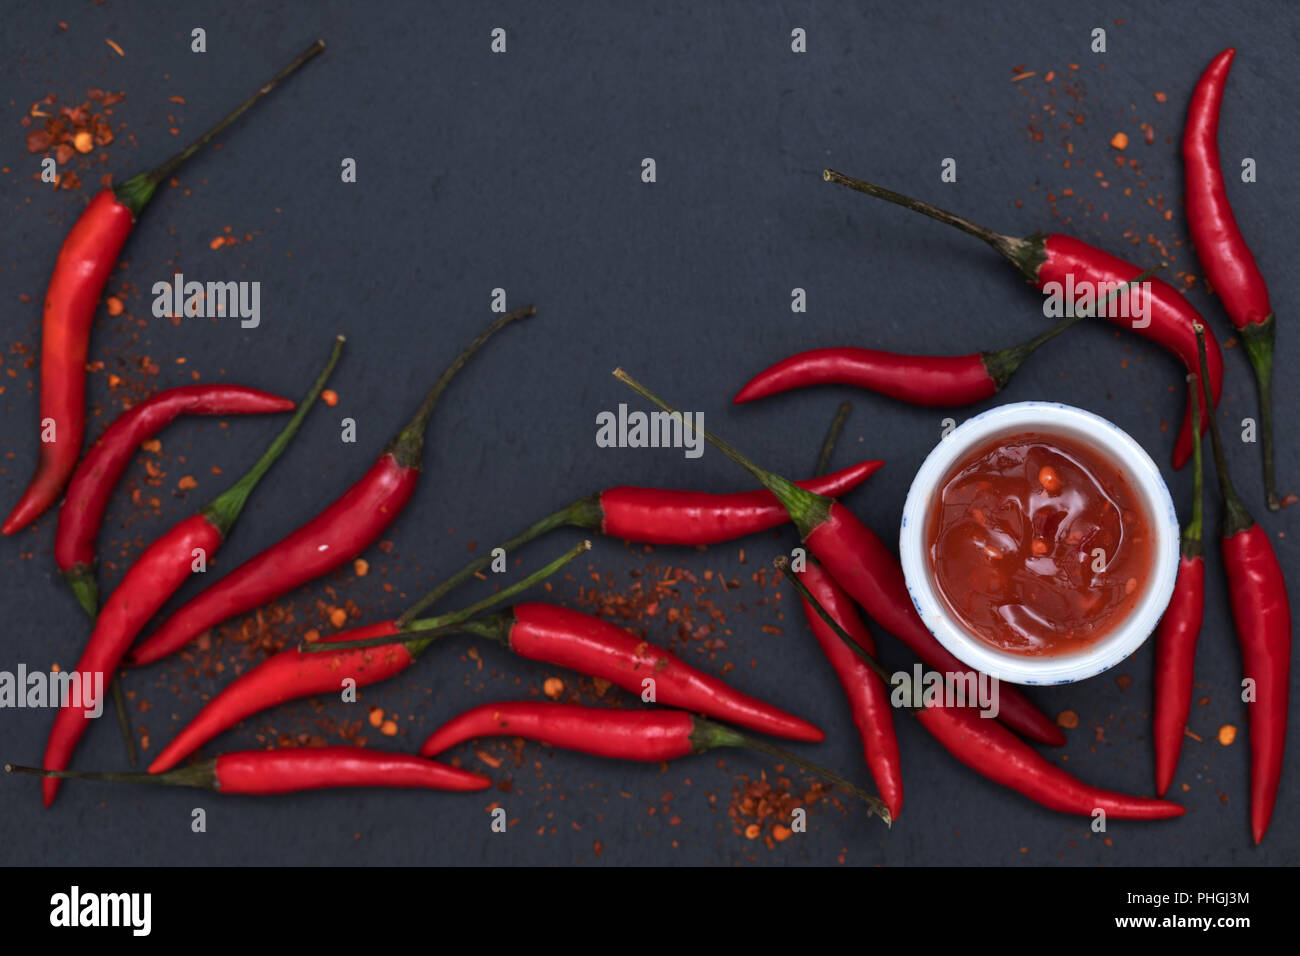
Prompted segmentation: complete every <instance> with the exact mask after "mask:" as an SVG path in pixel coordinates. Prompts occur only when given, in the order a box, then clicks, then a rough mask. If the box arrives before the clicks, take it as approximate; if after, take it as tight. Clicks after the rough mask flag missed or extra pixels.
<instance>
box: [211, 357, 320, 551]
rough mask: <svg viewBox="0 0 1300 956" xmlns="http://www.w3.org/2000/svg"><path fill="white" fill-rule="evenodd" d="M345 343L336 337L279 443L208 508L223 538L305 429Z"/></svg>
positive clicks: (276, 438) (275, 443) (214, 525)
mask: <svg viewBox="0 0 1300 956" xmlns="http://www.w3.org/2000/svg"><path fill="white" fill-rule="evenodd" d="M344 341H345V339H344V338H343V336H341V335H339V336H335V338H334V348H333V349H332V350H331V351H330V357H329V360H328V361H327V362H326V363H325V367H324V368H323V369H321V370H320V374H319V375H317V376H316V381H314V382H312V385H311V388H310V389H308V390H307V394H306V395H304V396H303V397H302V401H300V402H299V403H298V407H297V408H295V409H294V411H293V417H291V418H290V419H289V421H288V423H287V424H286V425H285V426H284V428H283V429H281V430H280V434H278V435H276V436H275V440H274V441H273V442H271V444H270V445H269V446H267V449H266V451H264V452H262V457H261V458H259V459H257V462H256V463H255V464H254V465H253V467H252V468H250V469H249V470H248V473H247V474H245V475H244V477H242V478H240V479H239V480H238V481H237V482H235V483H234V484H233V485H231V486H230V487H229V488H227V489H226V490H225V491H223V492H222V493H221V494H219V495H218V496H217V497H216V498H213V499H212V501H210V502H209V503H208V504H207V506H206V507H204V509H203V513H204V514H205V515H206V516H207V518H208V521H210V522H211V523H212V526H213V527H214V528H216V529H217V530H218V531H219V532H221V536H222V537H223V538H224V537H225V536H226V535H227V534H228V533H229V532H230V528H231V525H233V524H234V523H235V519H236V518H238V517H239V513H240V512H241V511H243V510H244V504H245V503H246V502H247V501H248V496H249V495H250V494H252V493H253V489H254V488H256V487H257V483H258V482H259V481H261V480H262V478H263V477H264V476H265V475H266V473H267V471H268V470H270V468H271V466H272V465H274V464H275V462H276V459H278V458H279V457H280V455H281V454H282V453H283V452H284V450H285V448H287V447H288V446H289V442H290V441H292V440H293V436H294V435H296V434H297V433H298V429H299V428H300V427H302V423H303V419H305V418H306V417H307V413H308V412H309V411H311V408H312V406H313V405H314V404H316V399H317V398H319V397H320V393H321V391H322V390H323V389H324V388H325V383H326V382H328V381H329V379H330V375H331V374H333V372H334V366H336V365H338V363H339V356H340V355H341V354H342V353H343V343H344Z"/></svg>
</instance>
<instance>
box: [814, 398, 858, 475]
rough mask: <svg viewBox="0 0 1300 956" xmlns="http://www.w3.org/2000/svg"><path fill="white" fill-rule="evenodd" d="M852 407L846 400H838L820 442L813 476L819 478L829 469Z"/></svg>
mask: <svg viewBox="0 0 1300 956" xmlns="http://www.w3.org/2000/svg"><path fill="white" fill-rule="evenodd" d="M852 408H853V406H852V405H850V404H849V403H848V402H840V407H839V408H838V409H837V410H836V412H835V418H834V419H833V420H832V421H831V427H830V428H829V429H828V430H827V432H826V440H825V441H823V442H822V453H821V454H820V455H819V456H818V458H817V470H816V471H815V472H813V477H815V478H820V477H821V476H822V475H824V474H826V472H827V471H829V470H830V467H831V456H832V455H834V454H835V445H836V443H837V442H839V440H840V432H842V431H844V423H845V422H846V421H848V420H849V412H850V411H851V410H852Z"/></svg>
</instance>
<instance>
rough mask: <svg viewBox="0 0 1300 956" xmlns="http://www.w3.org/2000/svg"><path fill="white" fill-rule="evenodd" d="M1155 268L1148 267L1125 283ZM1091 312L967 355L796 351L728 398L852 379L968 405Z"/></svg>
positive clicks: (908, 397) (885, 390)
mask: <svg viewBox="0 0 1300 956" xmlns="http://www.w3.org/2000/svg"><path fill="white" fill-rule="evenodd" d="M1163 266H1164V263H1161V267H1163ZM1155 272H1156V270H1155V269H1148V270H1147V271H1146V272H1144V273H1142V274H1141V275H1138V276H1136V277H1134V278H1133V279H1132V280H1131V282H1130V283H1129V284H1130V285H1132V284H1133V283H1136V282H1140V281H1142V280H1143V279H1147V278H1150V277H1151V276H1152V275H1153V274H1154V273H1155ZM1118 291H1119V290H1116V291H1115V292H1114V293H1112V295H1117V294H1118ZM1091 314H1092V312H1091V310H1090V311H1087V312H1085V311H1079V312H1077V313H1076V314H1074V315H1072V316H1070V317H1068V318H1065V319H1062V320H1061V321H1060V322H1057V323H1056V324H1055V325H1054V326H1052V327H1051V328H1050V329H1048V330H1047V331H1046V332H1043V333H1042V334H1041V335H1037V336H1035V337H1034V338H1032V339H1030V340H1029V341H1028V342H1022V343H1020V344H1019V345H1013V346H1012V347H1011V348H1006V349H998V350H996V351H990V352H975V353H973V354H971V355H901V354H899V353H897V352H879V351H877V350H875V349H856V348H835V349H813V350H811V351H808V352H800V353H799V354H798V355H792V356H790V357H789V358H788V359H784V360H782V361H780V362H777V363H776V364H775V365H773V366H771V367H769V368H767V369H764V370H763V371H761V372H759V373H758V374H757V375H755V376H754V377H753V378H751V379H750V380H749V382H748V383H747V384H746V385H745V387H744V388H742V389H741V390H740V391H739V392H737V393H736V397H735V398H734V399H732V401H734V402H735V403H736V404H737V405H740V404H743V403H744V402H752V401H754V400H755V399H759V398H767V397H768V396H769V395H776V394H779V393H781V392H788V391H790V390H791V389H795V388H804V387H806V386H809V385H854V386H857V387H858V388H865V389H868V390H869V391H872V392H879V393H880V394H881V395H888V396H889V397H890V398H896V399H898V400H899V401H902V402H909V403H911V404H913V405H924V406H928V407H937V408H953V407H959V406H962V405H973V404H975V403H976V402H982V401H984V399H986V398H992V397H993V396H994V395H996V394H997V393H998V392H1000V391H1001V390H1002V387H1003V386H1004V385H1006V384H1007V382H1009V381H1010V380H1011V376H1012V375H1014V374H1015V373H1016V372H1017V371H1018V370H1019V369H1020V366H1021V365H1023V364H1024V362H1025V360H1026V359H1028V358H1029V356H1031V355H1033V354H1034V352H1036V351H1038V349H1039V348H1040V347H1041V346H1042V345H1044V344H1045V343H1047V342H1049V341H1051V340H1052V339H1054V338H1056V336H1058V335H1060V334H1061V333H1062V332H1064V331H1066V330H1067V329H1070V328H1072V327H1073V326H1075V325H1076V324H1078V323H1079V322H1082V321H1083V320H1084V319H1086V318H1088V317H1089V316H1090V315H1091Z"/></svg>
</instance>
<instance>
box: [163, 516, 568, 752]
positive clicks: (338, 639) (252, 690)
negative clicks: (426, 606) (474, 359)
mask: <svg viewBox="0 0 1300 956" xmlns="http://www.w3.org/2000/svg"><path fill="white" fill-rule="evenodd" d="M590 547H591V542H589V541H584V542H583V543H582V544H580V545H578V546H577V547H574V548H571V549H569V551H568V552H567V553H566V554H564V555H562V556H561V557H559V558H557V559H556V560H554V561H552V562H551V563H550V564H548V565H546V566H545V567H544V568H542V569H541V570H539V571H535V572H534V573H532V574H530V575H528V577H526V578H524V579H523V580H521V581H518V582H516V583H515V584H512V585H510V586H509V587H507V588H503V589H502V590H501V591H499V592H497V593H496V594H493V595H492V596H491V597H488V598H485V599H484V600H482V601H479V602H478V603H477V604H474V605H471V606H470V607H467V608H464V609H463V610H460V611H456V612H454V613H452V614H444V615H441V616H439V617H433V618H426V619H423V620H414V621H410V622H408V623H406V624H404V625H403V624H399V623H398V622H397V621H380V622H379V623H378V624H370V625H367V626H366V627H358V628H353V629H351V630H348V631H344V632H342V633H340V634H335V635H333V636H331V637H327V638H325V639H324V640H323V641H321V642H320V643H319V644H312V645H309V647H311V648H313V649H315V650H317V651H320V652H322V653H305V652H304V648H302V647H297V648H286V649H285V650H283V651H280V652H279V653H278V654H273V655H271V656H270V657H268V658H267V659H266V660H264V661H263V662H262V663H261V664H258V665H257V666H256V667H254V668H253V669H252V670H250V671H248V672H246V673H244V674H242V675H240V676H239V677H238V678H236V679H235V681H234V682H233V683H231V684H230V685H229V686H228V687H226V688H225V689H224V690H223V691H222V692H221V693H220V694H218V695H217V696H216V697H214V698H213V699H212V700H211V701H209V702H208V705H207V706H206V707H204V708H203V709H202V710H201V711H199V714H198V716H197V717H195V718H194V719H193V720H191V721H190V722H189V723H188V724H186V725H185V727H184V728H182V730H181V732H180V733H178V734H177V735H176V736H175V738H174V739H173V740H172V742H171V743H169V744H168V745H167V746H166V747H164V748H163V750H162V753H160V754H159V755H158V756H157V758H156V759H155V760H154V762H153V763H151V764H150V765H149V772H150V773H160V772H162V771H164V770H168V769H170V768H171V767H174V766H175V765H176V764H178V763H179V762H180V761H181V760H183V759H185V757H187V756H189V755H190V754H191V753H193V752H194V751H195V750H198V749H199V748H200V747H202V746H203V745H204V744H205V743H207V742H208V741H209V740H211V739H212V738H213V737H215V736H217V734H219V733H221V732H222V731H224V730H228V729H229V728H231V727H233V726H235V724H237V723H239V722H240V721H241V720H243V719H244V718H245V717H249V716H251V715H253V714H256V713H258V712H259V711H262V710H266V709H268V708H270V707H275V706H276V705H278V704H283V703H284V702H285V701H289V700H296V699H298V698H301V697H312V696H314V695H316V694H325V693H330V692H337V691H338V690H339V689H340V688H341V687H342V682H343V681H344V680H352V681H355V682H356V686H357V687H368V686H369V685H371V684H377V683H379V682H380V681H383V680H387V679H388V678H390V677H392V676H394V675H396V674H400V673H401V672H402V671H404V670H406V668H408V667H410V666H411V664H413V663H415V661H416V660H417V659H418V658H419V657H420V655H422V654H423V653H424V652H425V651H426V650H428V648H429V646H430V645H431V644H433V642H434V640H435V639H436V638H437V637H438V636H440V635H442V634H444V633H452V632H453V631H454V627H455V625H457V624H459V623H461V622H463V621H467V620H469V619H470V618H471V617H473V616H474V615H476V614H478V613H480V612H482V611H484V610H486V609H487V608H489V607H491V606H493V605H495V604H498V603H500V602H501V601H506V600H509V599H510V598H511V597H513V596H514V595H516V594H519V593H520V592H522V591H525V590H527V589H528V588H530V587H532V586H533V585H534V584H537V583H538V582H539V581H542V580H543V579H545V578H547V577H549V576H550V575H551V574H554V573H555V572H556V571H558V570H559V569H560V568H562V567H563V566H564V565H566V564H568V563H569V562H570V561H572V560H573V559H574V558H576V557H577V556H578V555H580V554H582V553H583V552H585V551H587V550H588V549H590ZM399 635H400V638H399V639H398V640H394V641H378V642H377V643H374V642H373V639H377V638H386V637H398V636H399Z"/></svg>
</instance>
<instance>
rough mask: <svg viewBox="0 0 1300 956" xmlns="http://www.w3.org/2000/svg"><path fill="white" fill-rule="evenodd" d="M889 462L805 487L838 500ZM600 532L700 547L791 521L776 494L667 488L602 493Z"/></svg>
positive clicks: (847, 471)
mask: <svg viewBox="0 0 1300 956" xmlns="http://www.w3.org/2000/svg"><path fill="white" fill-rule="evenodd" d="M883 464H884V462H883V461H878V460H877V461H861V462H858V463H857V464H856V465H853V466H851V467H849V468H845V469H843V470H841V471H837V472H835V473H834V474H831V475H826V476H825V477H819V478H810V479H809V480H807V481H800V482H798V483H797V484H798V485H799V487H800V488H804V489H806V490H808V491H811V492H813V493H814V494H818V495H825V496H826V497H828V498H838V497H839V496H840V495H842V494H844V493H845V492H848V491H850V490H852V489H853V488H856V487H857V486H858V485H860V484H862V482H864V481H866V480H867V478H869V477H871V476H872V475H873V474H875V473H876V471H877V470H879V468H880V466H881V465H883ZM600 509H601V512H602V514H603V520H602V521H601V525H600V530H601V531H602V532H603V533H605V534H607V535H610V536H611V537H614V538H624V539H626V540H628V541H637V542H641V543H644V544H681V545H700V544H718V543H720V542H723V541H734V540H735V539H736V538H743V537H745V536H746V535H750V534H757V533H758V532H760V531H767V530H768V529H770V528H775V527H777V526H778V525H782V524H784V523H785V522H787V521H789V520H790V516H789V515H788V514H787V513H786V510H785V508H783V507H782V506H781V502H779V501H777V500H776V498H775V497H774V496H773V495H772V493H771V492H770V491H767V490H762V491H742V492H736V493H733V494H722V495H715V494H708V493H706V492H703V491H676V490H673V491H668V490H664V489H662V488H633V487H627V486H622V487H618V488H610V489H609V490H607V491H603V492H601V494H600Z"/></svg>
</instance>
